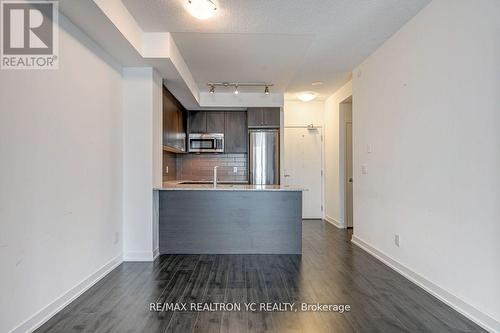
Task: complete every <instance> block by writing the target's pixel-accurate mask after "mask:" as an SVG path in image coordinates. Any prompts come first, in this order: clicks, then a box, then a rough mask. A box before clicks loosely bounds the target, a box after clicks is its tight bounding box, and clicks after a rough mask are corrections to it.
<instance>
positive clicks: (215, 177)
mask: <svg viewBox="0 0 500 333" xmlns="http://www.w3.org/2000/svg"><path fill="white" fill-rule="evenodd" d="M218 167H219V166H218V165H216V166H214V187H216V186H217V168H218Z"/></svg>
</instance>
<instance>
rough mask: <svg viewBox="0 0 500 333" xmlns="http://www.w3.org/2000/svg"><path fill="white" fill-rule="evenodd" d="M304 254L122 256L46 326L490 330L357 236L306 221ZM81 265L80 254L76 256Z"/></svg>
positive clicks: (61, 329) (61, 331) (55, 329)
mask: <svg viewBox="0 0 500 333" xmlns="http://www.w3.org/2000/svg"><path fill="white" fill-rule="evenodd" d="M303 232H304V236H303V244H304V251H303V255H302V256H298V255H163V256H160V257H159V258H158V259H156V261H155V262H152V263H147V262H140V263H139V262H127V263H123V264H121V265H120V266H119V267H117V268H116V269H115V270H113V271H112V272H111V273H109V274H108V275H107V276H106V277H105V278H103V279H102V280H101V281H99V282H98V283H97V284H95V285H94V286H93V287H92V288H90V289H89V290H88V291H86V292H85V293H84V294H82V295H81V296H80V297H78V298H77V299H75V300H74V301H73V302H72V303H71V304H69V305H68V306H66V307H65V308H64V309H63V310H62V311H61V312H59V313H58V314H56V315H55V316H54V317H52V318H51V319H50V320H49V321H48V322H47V323H45V324H44V325H43V326H42V327H40V328H39V329H38V330H37V331H36V332H38V333H42V332H51V333H68V332H117V333H118V332H120V333H121V332H148V333H150V332H151V333H156V332H174V331H175V332H197V333H198V332H200V333H207V332H235V333H237V332H275V333H281V332H303V333H306V332H314V333H327V332H328V333H330V332H349V333H350V332H361V333H365V332H370V333H371V332H486V331H485V330H483V329H481V328H480V327H479V326H478V325H476V324H474V323H473V322H471V321H470V320H468V319H466V318H465V317H464V316H462V315H461V314H459V313H458V312H456V311H454V310H453V309H452V308H450V307H449V306H447V305H445V304H444V303H442V302H440V301H439V300H437V299H436V298H434V297H433V296H431V295H430V294H428V293H427V292H425V291H424V290H422V289H420V288H419V287H418V286H416V285H415V284H413V283H411V282H410V281H408V280H406V279H405V278H404V277H402V276H401V275H399V274H398V273H396V272H394V271H393V270H391V269H390V268H388V267H387V266H385V265H384V264H382V263H381V262H380V261H378V260H376V259H375V258H373V257H371V256H370V255H369V254H367V253H366V252H364V251H363V250H361V249H359V248H357V247H356V246H354V245H351V243H350V241H349V240H350V237H349V233H348V232H347V231H345V230H339V229H336V228H335V227H333V226H332V225H330V224H328V223H326V222H322V221H304V223H303ZM75 264H77V262H75ZM152 302H165V303H169V302H187V303H191V302H208V303H222V302H241V303H244V302H295V303H296V304H297V305H296V306H299V305H300V302H306V303H316V302H319V303H326V304H332V303H336V304H339V303H340V304H349V305H350V306H351V310H350V311H349V312H344V313H337V312H300V311H299V312H289V311H287V312H262V311H261V312H248V311H245V310H244V305H243V304H242V305H241V306H242V307H243V310H242V311H241V312H237V311H233V312H228V311H213V312H192V311H186V312H173V311H166V312H153V311H149V305H150V303H152Z"/></svg>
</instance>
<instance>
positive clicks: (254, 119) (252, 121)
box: [247, 108, 263, 127]
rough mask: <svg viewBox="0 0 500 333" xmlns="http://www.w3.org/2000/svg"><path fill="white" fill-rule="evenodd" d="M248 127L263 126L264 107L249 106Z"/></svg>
mask: <svg viewBox="0 0 500 333" xmlns="http://www.w3.org/2000/svg"><path fill="white" fill-rule="evenodd" d="M247 112H248V127H260V126H263V119H262V108H248V111H247Z"/></svg>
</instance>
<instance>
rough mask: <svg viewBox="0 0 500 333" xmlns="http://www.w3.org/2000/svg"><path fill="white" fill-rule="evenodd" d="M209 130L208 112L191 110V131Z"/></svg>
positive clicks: (201, 131)
mask: <svg viewBox="0 0 500 333" xmlns="http://www.w3.org/2000/svg"><path fill="white" fill-rule="evenodd" d="M206 132H207V112H205V111H190V112H189V133H206Z"/></svg>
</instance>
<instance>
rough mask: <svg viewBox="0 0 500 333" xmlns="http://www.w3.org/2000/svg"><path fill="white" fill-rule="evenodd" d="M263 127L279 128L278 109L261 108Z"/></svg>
mask: <svg viewBox="0 0 500 333" xmlns="http://www.w3.org/2000/svg"><path fill="white" fill-rule="evenodd" d="M262 113H263V114H262V120H263V122H264V126H272V127H280V108H263V109H262Z"/></svg>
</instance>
